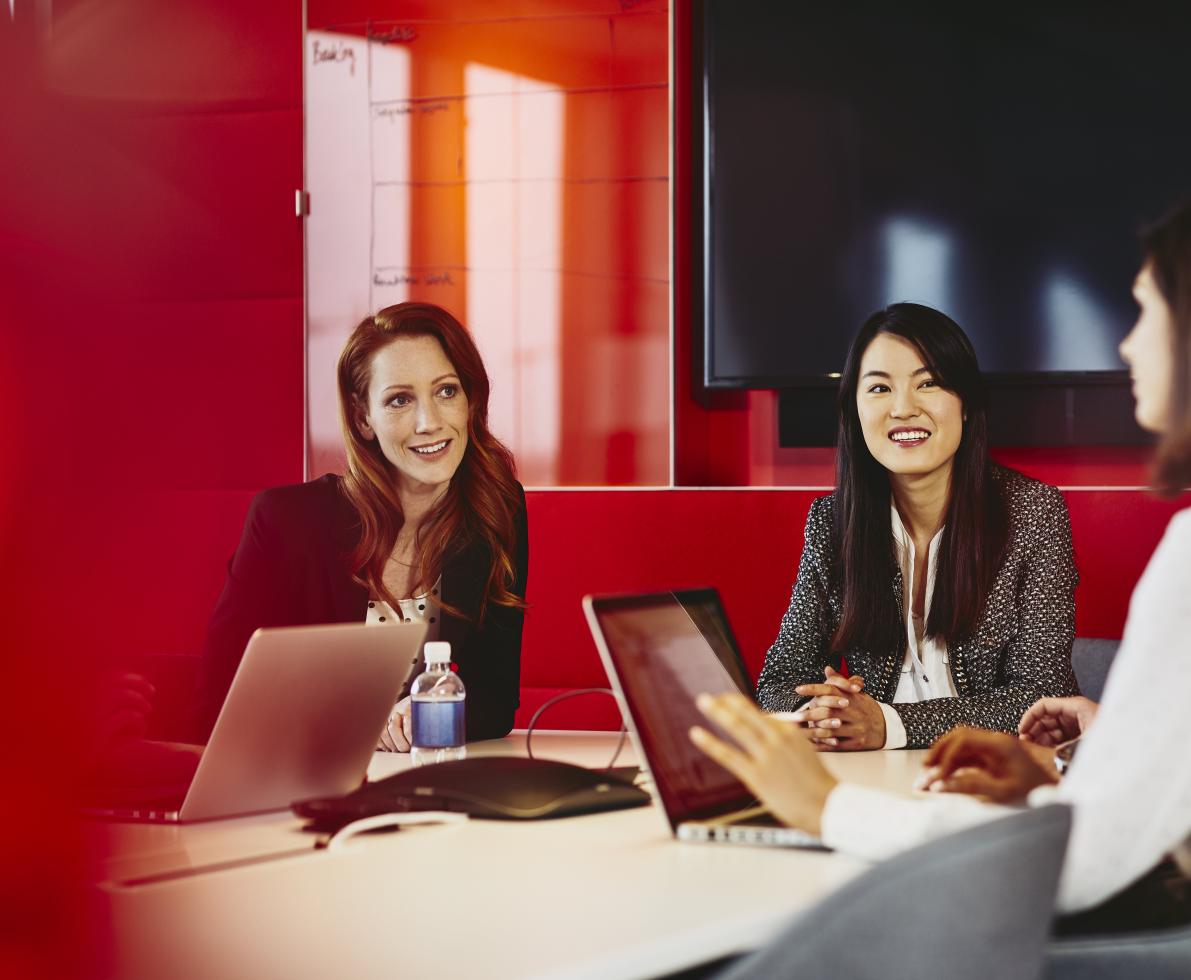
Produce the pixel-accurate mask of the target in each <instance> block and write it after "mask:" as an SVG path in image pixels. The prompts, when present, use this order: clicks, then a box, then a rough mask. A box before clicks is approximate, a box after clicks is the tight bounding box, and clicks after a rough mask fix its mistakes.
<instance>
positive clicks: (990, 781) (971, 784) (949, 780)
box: [930, 768, 1013, 802]
mask: <svg viewBox="0 0 1191 980" xmlns="http://www.w3.org/2000/svg"><path fill="white" fill-rule="evenodd" d="M930 791H931V792H932V793H964V794H966V795H968V796H983V797H985V798H986V799H989V800H995V801H997V802H1004V801H1006V800H1008V799H1009V798H1010V797H1011V796H1013V794H1012V793H1011V792H1010V790H1009V783H1008V782H1007V781H1006V780H1004V779H999V778H997V777H996V776H993V775H992V774H990V773H988V772H987V771H985V770H984V769H974V768H963V769H957V770H955V772H953V773H952V774H951V775H950V776H948V777H945V778H942V779H937V780H935V781H934V782H933V783H931V785H930Z"/></svg>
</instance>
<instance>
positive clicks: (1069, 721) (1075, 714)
mask: <svg viewBox="0 0 1191 980" xmlns="http://www.w3.org/2000/svg"><path fill="white" fill-rule="evenodd" d="M1098 708H1099V705H1097V704H1096V702H1095V701H1092V700H1089V699H1088V698H1083V697H1075V698H1042V699H1041V700H1039V701H1035V702H1034V704H1033V705H1032V706H1031V707H1030V709H1029V710H1028V711H1027V712H1026V713H1025V714H1024V715H1022V718H1021V723H1020V724H1019V725H1018V726H1017V733H1018V734H1019V735H1020V736H1021V737H1022V739H1024V740H1025V741H1027V742H1034V743H1035V744H1037V745H1048V746H1051V747H1053V746H1056V745H1059V744H1061V743H1063V742H1069V741H1071V739H1073V738H1079V736H1080V735H1082V734H1083V733H1084V732H1086V731H1087V730H1088V726H1089V725H1090V724H1091V723H1092V719H1093V718H1095V717H1096V711H1097V709H1098Z"/></svg>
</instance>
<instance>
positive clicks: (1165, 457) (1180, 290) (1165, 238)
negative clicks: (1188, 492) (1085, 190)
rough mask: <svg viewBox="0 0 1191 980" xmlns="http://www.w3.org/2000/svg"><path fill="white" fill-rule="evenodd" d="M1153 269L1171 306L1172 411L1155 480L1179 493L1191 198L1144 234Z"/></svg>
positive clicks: (1190, 309)
mask: <svg viewBox="0 0 1191 980" xmlns="http://www.w3.org/2000/svg"><path fill="white" fill-rule="evenodd" d="M1141 243H1142V248H1143V249H1144V250H1145V261H1146V264H1147V265H1148V266H1149V268H1150V275H1152V276H1153V277H1154V283H1155V285H1157V287H1158V291H1159V292H1160V293H1162V298H1163V299H1164V300H1165V301H1166V305H1167V306H1168V307H1169V308H1170V332H1171V351H1170V355H1171V363H1172V364H1173V373H1172V377H1171V386H1170V412H1169V414H1168V415H1167V418H1166V429H1165V431H1164V432H1163V435H1162V440H1161V441H1160V442H1159V443H1158V450H1157V452H1156V453H1155V455H1154V470H1153V479H1154V485H1155V487H1157V488H1158V489H1159V490H1161V491H1163V492H1164V493H1167V494H1171V495H1173V494H1176V493H1178V492H1179V491H1180V490H1183V489H1186V488H1187V486H1189V485H1191V200H1189V201H1184V202H1183V203H1182V204H1181V205H1179V206H1178V207H1176V208H1175V209H1174V210H1173V211H1171V212H1170V213H1169V214H1168V215H1167V216H1166V217H1165V218H1163V219H1162V220H1161V221H1159V222H1158V223H1157V224H1156V225H1154V226H1153V227H1152V228H1150V229H1149V230H1148V231H1146V232H1144V233H1143V234H1142V239H1141Z"/></svg>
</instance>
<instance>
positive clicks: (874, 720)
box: [757, 303, 1077, 750]
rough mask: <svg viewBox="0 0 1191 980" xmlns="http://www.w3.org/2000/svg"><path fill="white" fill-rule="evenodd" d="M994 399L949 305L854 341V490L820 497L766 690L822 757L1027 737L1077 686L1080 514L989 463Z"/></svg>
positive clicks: (846, 458)
mask: <svg viewBox="0 0 1191 980" xmlns="http://www.w3.org/2000/svg"><path fill="white" fill-rule="evenodd" d="M986 400H987V396H986V392H985V387H984V383H983V380H982V378H981V375H980V370H979V367H978V366H977V362H976V354H975V351H974V350H973V349H972V345H971V342H970V341H969V340H968V338H967V336H966V335H965V334H964V332H963V331H962V330H961V329H960V328H959V326H958V325H957V324H956V323H955V322H954V321H953V320H951V319H950V318H949V317H947V316H946V315H945V314H943V313H940V312H939V311H937V310H933V309H930V308H929V307H926V306H919V305H917V304H914V303H898V304H895V305H893V306H890V307H888V308H887V309H884V310H881V311H879V312H877V313H874V314H873V315H872V316H871V317H869V319H868V320H867V321H866V322H865V324H864V325H863V326H862V327H861V329H860V332H859V333H858V334H857V336H856V339H855V340H854V341H853V343H852V347H851V349H850V351H849V353H848V359H847V363H846V365H845V368H844V373H843V377H842V380H841V384H840V400H839V404H840V428H839V439H838V456H837V484H836V490H835V492H834V493H833V494H832V495H830V496H827V497H821V498H819V499H817V500H816V501H814V503H813V504H812V505H811V509H810V514H809V515H808V517H807V522H806V534H805V545H804V547H803V553H802V559H801V562H800V564H799V568H798V578H797V581H796V582H795V584H794V591H793V596H792V598H791V601H790V607H789V609H788V610H787V611H786V614H785V616H784V617H783V618H782V623H781V627H780V630H779V632H778V637H777V640H776V641H775V642H774V644H773V646H772V647H771V648H770V650H769V652H768V654H767V655H766V658H765V666H764V669H763V670H762V671H761V676H760V678H759V679H758V682H757V697H758V700H759V701H760V703H761V705H762V706H763V707H764V708H766V709H768V710H770V711H793V712H795V714H794V715H793V720H794V721H795V722H796V723H798V724H800V725H803V726H806V727H808V728H810V729H812V731H811V735H812V736H813V738H814V741H815V743H816V745H817V747H819V748H821V749H826V750H847V749H879V748H901V747H903V746H908V747H911V748H917V747H923V746H926V745H929V744H930V743H931V742H932V741H934V739H935V738H937V737H938V736H939V735H942V734H943V733H944V732H946V731H948V730H949V729H951V728H953V727H954V726H956V725H959V724H965V725H973V726H977V727H980V728H989V729H994V730H1000V731H1015V730H1016V729H1017V724H1018V721H1019V719H1020V718H1021V716H1022V714H1023V713H1024V712H1025V710H1026V709H1027V708H1029V707H1030V705H1032V704H1033V703H1034V702H1035V701H1036V700H1038V699H1039V698H1041V697H1046V696H1060V695H1068V694H1074V693H1076V690H1077V688H1076V685H1075V679H1074V676H1073V674H1072V671H1071V643H1072V640H1073V638H1074V634H1075V585H1076V581H1077V576H1076V572H1075V566H1074V562H1073V560H1072V550H1071V527H1070V521H1069V519H1068V515H1067V506H1066V504H1065V503H1064V501H1063V498H1062V495H1061V494H1060V493H1059V492H1058V490H1056V489H1055V488H1053V487H1050V486H1047V485H1046V484H1044V483H1040V482H1038V481H1037V480H1032V479H1030V478H1028V477H1025V476H1023V475H1022V474H1020V473H1017V472H1016V471H1014V470H1010V469H1007V468H1005V467H1002V466H998V465H997V464H995V463H994V462H993V461H992V460H991V459H990V458H989V455H988V426H987V421H986V416H985V408H986ZM841 659H843V660H845V661H846V663H847V666H848V669H849V671H850V672H851V676H850V677H849V678H846V679H845V678H844V677H843V676H841V675H840V674H839V673H837V668H838V667H839V666H840V660H841Z"/></svg>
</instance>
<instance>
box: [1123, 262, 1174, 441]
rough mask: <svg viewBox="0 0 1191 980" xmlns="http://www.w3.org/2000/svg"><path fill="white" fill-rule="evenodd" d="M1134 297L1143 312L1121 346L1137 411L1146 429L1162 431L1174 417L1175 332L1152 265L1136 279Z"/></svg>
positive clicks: (1135, 411) (1144, 269) (1146, 267)
mask: <svg viewBox="0 0 1191 980" xmlns="http://www.w3.org/2000/svg"><path fill="white" fill-rule="evenodd" d="M1133 298H1134V299H1136V300H1137V305H1138V307H1139V309H1140V311H1139V313H1138V314H1137V322H1136V323H1135V324H1134V325H1133V329H1132V330H1131V331H1129V336H1128V337H1126V338H1125V339H1124V340H1122V341H1121V347H1120V350H1121V357H1122V358H1123V359H1124V361H1125V363H1126V364H1128V365H1129V376H1130V378H1132V379H1133V399H1134V401H1135V402H1136V404H1135V406H1134V409H1133V414H1134V417H1135V418H1136V419H1137V424H1138V425H1140V426H1141V427H1142V428H1143V429H1148V430H1149V431H1150V432H1162V431H1163V430H1164V429H1165V428H1166V425H1167V420H1168V419H1169V417H1170V393H1171V387H1172V381H1173V379H1172V375H1173V374H1174V357H1173V348H1174V332H1173V324H1172V323H1171V315H1170V307H1169V306H1168V305H1167V303H1166V300H1165V299H1164V298H1163V296H1162V292H1161V291H1160V290H1159V289H1158V284H1157V283H1156V282H1154V277H1153V275H1151V273H1150V267H1149V265H1145V266H1143V267H1142V270H1141V272H1139V273H1138V274H1137V278H1136V279H1135V280H1134V281H1133Z"/></svg>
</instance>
